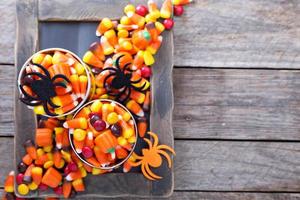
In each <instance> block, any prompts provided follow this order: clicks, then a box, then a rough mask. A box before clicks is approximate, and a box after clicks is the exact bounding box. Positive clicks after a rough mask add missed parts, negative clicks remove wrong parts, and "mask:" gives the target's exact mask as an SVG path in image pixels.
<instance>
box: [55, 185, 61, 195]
mask: <svg viewBox="0 0 300 200" xmlns="http://www.w3.org/2000/svg"><path fill="white" fill-rule="evenodd" d="M53 191H54V192H55V194H57V195H62V194H63V188H62V186H59V187H56V188H54V189H53Z"/></svg>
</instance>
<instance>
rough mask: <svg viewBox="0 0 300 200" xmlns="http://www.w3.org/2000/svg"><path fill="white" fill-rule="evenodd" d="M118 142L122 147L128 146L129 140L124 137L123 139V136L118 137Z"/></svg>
mask: <svg viewBox="0 0 300 200" xmlns="http://www.w3.org/2000/svg"><path fill="white" fill-rule="evenodd" d="M117 140H118V144H119V145H121V146H125V145H127V140H126V139H125V138H124V137H122V136H121V137H118V138H117Z"/></svg>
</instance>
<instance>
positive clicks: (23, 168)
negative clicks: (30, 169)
mask: <svg viewBox="0 0 300 200" xmlns="http://www.w3.org/2000/svg"><path fill="white" fill-rule="evenodd" d="M26 169H27V165H26V164H25V163H23V162H20V163H19V164H18V171H19V172H21V173H24V172H25V171H26Z"/></svg>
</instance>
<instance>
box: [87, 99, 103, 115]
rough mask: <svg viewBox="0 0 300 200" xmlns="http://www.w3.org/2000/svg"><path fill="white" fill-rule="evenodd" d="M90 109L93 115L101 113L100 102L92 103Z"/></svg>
mask: <svg viewBox="0 0 300 200" xmlns="http://www.w3.org/2000/svg"><path fill="white" fill-rule="evenodd" d="M90 108H91V111H92V112H94V113H99V112H101V109H102V103H101V101H99V100H96V101H94V102H93V103H92V105H91V107H90Z"/></svg>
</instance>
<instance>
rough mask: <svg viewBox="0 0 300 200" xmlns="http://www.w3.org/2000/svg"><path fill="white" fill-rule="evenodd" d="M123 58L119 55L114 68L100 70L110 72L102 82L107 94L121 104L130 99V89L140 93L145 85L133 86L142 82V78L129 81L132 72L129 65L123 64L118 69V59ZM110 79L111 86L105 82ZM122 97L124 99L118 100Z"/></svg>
mask: <svg viewBox="0 0 300 200" xmlns="http://www.w3.org/2000/svg"><path fill="white" fill-rule="evenodd" d="M123 56H124V55H121V56H119V57H118V58H117V59H116V62H115V66H116V68H115V67H108V68H105V69H103V70H102V72H103V71H111V72H110V74H109V75H107V76H106V77H105V79H104V81H103V83H104V87H105V89H106V91H107V94H108V95H110V96H114V97H116V100H118V101H119V102H122V103H124V102H125V101H126V100H127V99H128V98H129V97H130V94H131V89H134V90H137V91H140V92H142V91H143V90H144V88H145V86H146V83H144V84H143V85H142V86H141V87H136V86H134V85H133V84H137V83H139V82H140V81H141V80H142V78H140V79H138V80H135V81H131V77H132V72H133V71H132V70H131V69H129V66H130V65H131V63H127V64H125V65H124V67H123V69H121V68H120V59H121V58H122V57H123ZM102 72H101V73H102ZM126 72H127V73H126ZM110 77H113V79H112V81H111V84H108V83H107V80H108V79H109V78H110ZM122 96H125V97H124V98H122V99H120V98H121V97H122Z"/></svg>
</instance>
